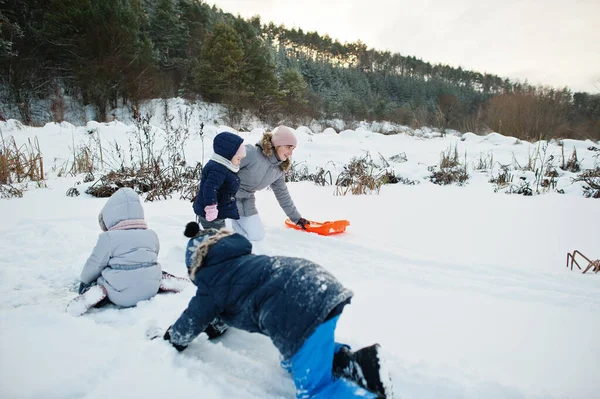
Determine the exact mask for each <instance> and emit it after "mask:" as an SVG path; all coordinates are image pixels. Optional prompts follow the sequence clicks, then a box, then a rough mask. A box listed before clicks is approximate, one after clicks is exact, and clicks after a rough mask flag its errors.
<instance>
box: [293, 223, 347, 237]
mask: <svg viewBox="0 0 600 399" xmlns="http://www.w3.org/2000/svg"><path fill="white" fill-rule="evenodd" d="M309 222H310V224H309V225H308V226H306V231H308V232H310V233H317V234H319V235H322V236H329V235H332V234H339V233H343V232H344V231H346V227H348V226H350V222H349V221H347V220H332V221H327V222H315V221H312V220H310V221H309ZM285 225H286V226H287V227H291V228H293V229H296V230H303V229H302V227H300V226H298V225H297V224H296V223H294V222H292V221H291V220H290V219H286V220H285Z"/></svg>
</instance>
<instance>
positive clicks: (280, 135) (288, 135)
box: [271, 125, 298, 147]
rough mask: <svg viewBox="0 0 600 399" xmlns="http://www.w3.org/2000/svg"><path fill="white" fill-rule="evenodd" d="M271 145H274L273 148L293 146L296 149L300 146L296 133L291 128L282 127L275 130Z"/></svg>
mask: <svg viewBox="0 0 600 399" xmlns="http://www.w3.org/2000/svg"><path fill="white" fill-rule="evenodd" d="M271 143H273V147H279V146H282V145H293V146H294V147H296V145H298V140H296V136H295V135H294V131H293V130H292V129H291V128H289V127H287V126H284V125H281V126H277V127H276V128H275V130H273V138H272V139H271Z"/></svg>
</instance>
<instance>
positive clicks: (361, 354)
mask: <svg viewBox="0 0 600 399" xmlns="http://www.w3.org/2000/svg"><path fill="white" fill-rule="evenodd" d="M380 348H381V347H380V346H379V344H374V345H371V346H367V347H366V348H362V349H359V350H358V351H356V352H352V351H350V350H349V349H347V348H345V347H342V348H341V349H340V351H339V352H338V353H336V354H335V355H334V357H333V375H334V376H335V377H337V378H340V377H342V378H346V379H347V380H350V381H354V382H356V383H357V384H358V385H360V386H361V387H363V388H364V389H366V390H368V391H370V392H373V393H374V394H376V395H377V397H378V398H387V399H391V398H392V390H391V381H390V378H389V376H388V375H382V372H381V371H382V370H381V362H380V356H379V350H380Z"/></svg>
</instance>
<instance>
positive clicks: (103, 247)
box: [81, 188, 162, 307]
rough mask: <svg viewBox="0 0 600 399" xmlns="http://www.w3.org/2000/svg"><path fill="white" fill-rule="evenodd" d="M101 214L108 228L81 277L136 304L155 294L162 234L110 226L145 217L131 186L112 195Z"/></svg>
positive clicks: (115, 299) (118, 299)
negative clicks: (159, 238)
mask: <svg viewBox="0 0 600 399" xmlns="http://www.w3.org/2000/svg"><path fill="white" fill-rule="evenodd" d="M100 217H101V220H102V221H103V222H104V224H105V226H106V228H107V229H108V231H105V232H104V233H102V234H100V236H99V237H98V242H97V243H96V247H95V248H94V250H93V252H92V254H91V255H90V257H89V258H88V260H87V262H86V263H85V266H84V267H83V271H82V272H81V281H82V282H83V283H85V284H90V283H92V282H94V281H97V283H98V284H99V285H102V286H104V287H105V288H106V291H107V293H108V299H110V301H111V302H112V303H114V304H116V305H119V306H127V307H128V306H134V305H135V304H136V303H137V302H139V301H143V300H146V299H149V298H152V297H153V296H154V295H155V294H156V293H157V292H158V287H159V285H160V280H161V276H162V270H161V267H160V264H159V263H158V261H157V257H158V251H159V241H158V236H157V235H156V233H155V232H154V231H153V230H150V229H140V228H134V229H126V230H110V228H111V227H114V226H115V225H116V224H117V223H119V222H123V221H126V220H136V219H144V209H143V208H142V204H141V203H140V199H139V196H138V195H137V193H136V192H135V191H133V190H132V189H130V188H121V189H119V190H118V191H117V192H116V193H114V194H113V195H112V196H111V197H110V198H109V199H108V201H107V202H106V204H105V205H104V208H102V211H101V212H100Z"/></svg>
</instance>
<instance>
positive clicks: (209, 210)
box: [204, 204, 219, 222]
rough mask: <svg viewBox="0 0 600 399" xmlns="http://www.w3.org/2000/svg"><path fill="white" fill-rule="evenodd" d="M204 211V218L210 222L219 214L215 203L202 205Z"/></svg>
mask: <svg viewBox="0 0 600 399" xmlns="http://www.w3.org/2000/svg"><path fill="white" fill-rule="evenodd" d="M204 212H206V220H207V221H208V222H212V221H213V220H215V219H216V218H217V215H218V214H219V210H218V209H217V204H214V205H207V206H205V207H204Z"/></svg>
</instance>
